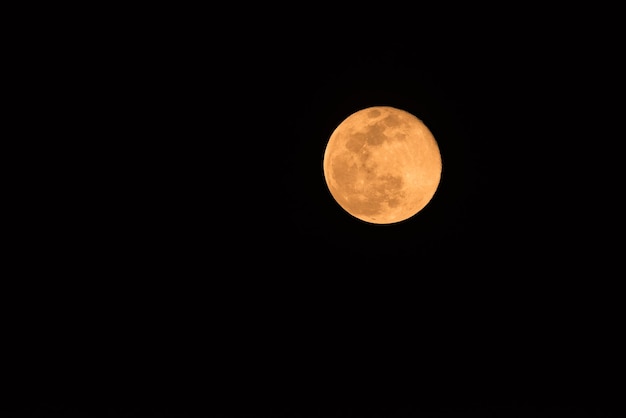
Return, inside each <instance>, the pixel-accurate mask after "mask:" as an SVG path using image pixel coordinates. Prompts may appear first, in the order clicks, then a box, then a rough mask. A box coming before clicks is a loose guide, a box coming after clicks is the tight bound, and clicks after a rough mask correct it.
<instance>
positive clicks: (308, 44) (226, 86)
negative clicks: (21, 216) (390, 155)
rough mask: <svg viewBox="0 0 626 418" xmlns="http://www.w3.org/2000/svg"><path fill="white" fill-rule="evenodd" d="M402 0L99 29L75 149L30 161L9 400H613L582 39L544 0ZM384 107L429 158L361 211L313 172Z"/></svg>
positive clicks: (289, 411) (334, 405)
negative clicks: (373, 8)
mask: <svg viewBox="0 0 626 418" xmlns="http://www.w3.org/2000/svg"><path fill="white" fill-rule="evenodd" d="M249 13H252V14H254V13H256V12H255V11H249ZM298 13H304V14H306V11H304V12H298ZM381 13H383V12H381ZM386 13H389V10H387V11H386ZM399 13H400V15H402V16H404V17H403V18H400V19H399V20H397V24H389V23H387V24H385V25H382V27H381V26H380V25H375V24H374V23H376V22H378V23H380V21H381V20H382V21H384V19H383V18H382V17H380V16H378V15H374V16H369V17H368V19H369V20H367V19H366V20H365V21H363V22H360V23H357V22H352V23H350V24H348V23H346V22H347V20H346V19H349V16H340V15H337V17H336V18H326V19H319V18H312V20H311V21H310V22H309V21H307V22H309V23H304V22H302V21H300V20H298V19H295V18H294V20H287V21H283V20H281V23H279V24H269V23H268V25H267V27H265V26H264V25H262V26H263V28H261V29H257V27H256V26H252V27H254V28H255V29H254V30H251V31H249V32H242V33H245V35H242V34H241V33H240V32H239V29H237V28H239V27H241V28H244V27H249V26H246V25H242V26H238V25H234V24H233V26H232V27H231V31H230V32H228V31H227V32H224V31H216V30H215V29H210V28H209V29H207V26H211V25H208V24H207V23H206V22H204V21H202V19H201V18H200V17H198V16H196V17H194V18H191V16H190V15H189V14H185V13H183V14H181V18H180V19H174V18H171V19H166V20H160V21H158V22H161V23H158V22H157V21H150V20H149V19H145V20H143V19H142V20H141V22H142V23H141V25H139V26H138V27H140V28H142V29H141V30H139V29H137V30H136V31H131V32H132V33H131V34H129V35H128V36H125V37H121V38H120V39H117V38H115V37H113V38H111V39H107V40H105V41H104V44H105V45H106V44H107V43H109V42H112V43H113V45H119V48H118V49H115V48H113V49H110V50H108V52H107V53H106V54H104V53H103V54H104V56H107V57H108V56H109V54H110V59H108V60H107V59H102V57H100V58H99V59H98V60H96V61H97V63H98V67H97V68H98V70H95V71H94V74H97V75H98V76H97V77H96V76H95V75H94V76H93V77H89V76H88V77H86V80H85V82H84V83H83V84H81V86H82V87H81V93H80V97H81V98H83V99H84V98H87V99H84V100H88V98H89V97H98V100H97V103H98V106H97V110H93V111H91V110H86V109H92V108H90V107H88V106H86V104H85V103H86V102H83V101H79V102H76V103H74V105H75V106H76V107H77V108H81V109H80V110H79V111H80V112H82V113H84V114H85V115H84V117H83V118H76V119H75V120H79V122H75V123H76V124H78V125H80V126H74V127H73V132H77V133H79V134H80V135H79V137H80V138H82V142H80V144H81V146H80V147H75V146H68V145H65V146H64V147H62V148H63V150H62V151H58V150H59V148H54V147H52V148H53V149H54V150H56V151H55V152H58V153H59V157H58V159H57V160H55V161H63V162H64V163H57V164H56V165H54V166H53V167H52V169H51V170H50V171H48V172H47V176H45V180H37V182H38V183H37V184H38V185H39V186H38V187H39V188H38V190H39V192H41V193H43V194H45V198H43V197H42V198H41V199H42V201H44V199H45V202H47V203H46V206H45V207H46V208H49V209H46V211H45V212H43V217H41V216H40V215H38V213H39V212H37V211H36V210H34V209H33V214H35V215H36V216H35V215H33V217H32V219H37V221H36V222H38V223H37V226H36V227H33V231H34V232H33V235H32V236H33V237H34V236H41V237H42V238H41V239H39V240H31V241H28V243H29V244H28V245H34V244H32V243H33V242H35V243H36V245H35V247H36V248H35V249H34V250H36V254H38V256H37V257H33V256H32V254H35V252H32V253H28V254H31V256H27V257H25V261H24V264H23V265H24V266H26V267H24V268H25V269H26V270H24V271H25V272H33V273H34V272H36V271H37V272H40V274H26V273H25V276H27V277H29V279H28V284H25V283H24V282H23V281H22V282H20V283H18V284H16V285H15V288H16V290H14V293H13V294H15V295H20V296H19V297H16V298H13V301H14V303H15V306H16V309H15V310H13V311H11V309H9V308H7V309H8V311H7V312H9V311H10V312H14V313H15V312H18V311H19V312H20V314H19V315H17V314H15V315H17V318H19V320H16V321H15V322H14V323H15V324H16V325H14V326H13V328H15V334H13V333H12V332H13V331H9V335H11V336H13V335H15V336H18V337H15V338H11V341H21V343H15V345H14V348H13V350H12V353H13V355H14V357H13V358H14V359H16V360H15V362H14V364H15V368H16V372H15V373H14V374H10V376H11V378H10V379H8V380H10V382H9V383H10V386H11V391H10V394H9V396H8V397H9V399H10V401H7V402H6V403H5V405H6V408H7V409H8V408H11V410H12V411H13V410H15V411H18V412H16V415H14V416H42V417H43V416H72V417H73V416H81V417H85V418H87V417H91V416H93V417H96V416H97V417H135V416H137V417H140V416H141V417H143V416H154V417H181V418H182V417H277V418H279V417H280V418H282V417H285V418H287V417H289V418H296V417H319V418H326V417H329V418H331V417H332V418H334V417H337V418H343V417H353V418H360V417H372V418H374V417H376V418H378V417H380V418H383V417H384V418H391V417H407V418H409V417H416V418H417V417H429V418H430V417H468V416H471V417H474V416H475V417H479V416H480V417H520V418H521V417H546V418H548V417H550V418H552V417H561V416H562V417H565V416H567V417H598V418H600V417H612V416H617V415H612V414H616V411H618V410H619V408H618V403H617V401H616V399H618V398H617V393H618V392H619V386H616V385H614V384H612V383H610V382H611V377H612V375H613V373H614V372H615V371H616V370H619V367H621V366H619V363H618V360H616V359H617V358H618V357H617V355H616V353H617V351H618V344H617V335H616V329H617V328H616V326H617V323H618V320H617V319H616V318H618V311H619V309H620V308H619V306H620V305H619V304H618V303H617V302H616V297H617V293H616V282H615V278H616V274H614V273H611V270H610V268H609V266H610V265H612V263H613V262H614V258H615V256H616V255H615V250H610V249H608V248H607V249H606V250H605V249H602V250H598V248H604V246H605V245H606V241H605V240H601V239H599V238H597V237H598V233H599V230H602V229H603V228H599V227H598V223H599V222H601V220H602V213H599V212H601V211H598V210H597V204H596V203H594V200H593V199H590V198H589V195H590V194H593V192H592V191H591V190H593V185H594V181H595V180H594V178H595V177H594V175H595V174H597V171H596V172H595V173H593V174H590V172H589V171H591V170H589V169H587V170H581V169H580V167H581V164H580V159H581V158H583V157H584V158H586V159H589V160H591V161H597V158H598V157H599V156H600V154H601V152H600V151H599V150H598V147H599V148H600V150H601V147H602V146H603V145H604V143H602V142H596V143H595V144H596V145H597V146H596V147H594V146H590V145H589V141H586V140H585V138H589V132H590V130H591V129H595V126H593V125H591V126H589V124H586V123H585V121H589V119H590V117H591V116H590V115H592V114H593V110H594V108H595V107H594V103H595V102H594V101H593V100H591V96H592V92H595V91H596V90H597V89H600V88H601V87H598V86H597V84H595V83H596V82H597V80H598V76H597V75H596V74H595V73H594V74H593V75H590V74H587V73H585V72H584V71H582V70H580V69H579V66H578V63H579V62H580V60H581V57H588V55H589V54H591V55H594V54H597V52H595V51H596V50H595V49H594V48H586V47H585V45H586V44H585V39H586V37H585V34H584V33H583V34H582V35H581V34H579V32H578V31H577V30H575V28H563V29H562V30H561V31H559V33H561V35H559V36H557V35H552V34H553V31H551V30H549V28H550V27H551V25H552V23H551V22H552V18H549V17H545V18H541V19H539V18H538V17H537V16H535V15H534V14H533V15H532V17H535V18H536V19H534V20H532V22H534V24H533V25H531V26H530V27H532V28H533V29H532V30H533V33H535V34H536V33H537V31H545V32H546V34H551V36H547V35H546V36H539V37H536V36H535V37H532V38H529V36H528V33H529V32H528V31H529V29H528V28H529V26H528V25H525V24H519V23H518V24H515V23H514V21H512V20H509V19H508V18H506V17H505V16H504V15H503V16H500V17H501V19H499V20H491V19H487V18H486V17H483V18H482V20H476V19H465V17H464V12H463V11H459V12H458V14H456V15H455V16H451V15H450V14H449V13H448V12H447V11H439V12H437V13H435V14H434V15H432V16H435V17H436V19H435V18H434V17H433V18H429V15H428V12H427V11H424V16H421V15H420V18H419V19H417V18H416V19H415V20H414V19H412V18H410V17H409V16H408V12H407V11H404V12H402V11H400V12H399ZM474 13H477V12H475V11H474ZM333 15H334V13H333ZM394 15H396V14H395V12H394ZM185 16H187V18H184V17H185ZM542 16H543V15H542ZM214 19H217V20H219V19H220V18H219V17H218V16H215V17H214ZM174 20H176V22H173V21H174ZM522 20H523V19H522ZM149 22H152V23H149ZM164 22H169V23H168V24H166V23H164ZM172 22H173V23H172ZM202 22H204V23H202ZM472 22H473V23H472ZM143 25H146V26H145V28H144V26H143ZM130 26H131V27H133V26H132V25H130ZM146 28H150V29H146ZM568 31H571V32H568ZM563 33H565V35H563ZM568 34H569V35H568ZM537 39H540V41H538V40H537ZM98 45H100V46H101V45H102V44H98ZM92 47H93V46H92ZM594 56H595V55H594ZM588 59H590V58H588ZM587 77H589V78H587ZM70 78H71V77H70ZM85 89H86V90H85ZM59 97H61V96H59ZM63 97H65V96H63ZM83 99H81V100H83ZM378 105H385V106H394V107H398V108H400V109H403V110H406V111H408V112H410V113H412V114H414V115H415V116H417V117H418V118H420V119H421V120H422V121H423V122H424V123H425V124H426V125H427V126H428V128H429V129H430V130H431V132H432V133H433V135H434V137H435V139H436V140H437V141H438V145H439V147H440V151H441V154H442V160H443V172H442V179H441V183H440V186H439V189H438V190H437V192H436V194H435V196H434V198H433V200H432V201H431V202H430V203H429V205H428V206H427V207H426V208H425V209H424V210H423V211H421V212H420V213H418V214H417V215H416V216H414V217H413V218H411V219H409V220H407V221H404V222H401V223H399V224H394V225H370V224H366V223H364V222H361V221H359V220H357V219H355V218H353V217H351V216H350V215H348V214H347V213H346V212H344V211H343V209H341V208H340V207H339V206H338V205H337V204H336V202H335V201H334V200H333V199H332V197H331V195H330V193H329V191H328V189H327V188H326V184H325V182H324V178H323V172H322V158H323V153H324V147H325V145H326V142H327V140H328V139H329V137H330V135H331V133H332V131H333V130H334V129H335V127H336V126H337V125H338V124H339V123H340V122H341V121H342V120H343V119H344V118H346V117H347V116H348V115H350V114H351V113H353V112H355V111H357V110H360V109H362V108H365V107H368V106H378ZM82 113H81V114H82ZM85 137H87V138H89V141H85V140H84V138H85ZM599 141H600V140H599ZM48 155H49V153H47V152H42V155H41V156H40V157H41V158H42V160H43V159H44V157H45V158H47V156H48ZM68 167H69V168H68ZM586 167H595V163H594V165H591V163H590V164H589V165H587V166H586ZM57 173H58V175H57ZM77 173H78V175H77ZM601 175H603V174H601ZM51 190H52V191H51ZM596 202H597V201H596ZM29 213H30V212H29ZM32 222H35V221H32ZM29 236H31V235H29ZM34 250H33V251H34ZM33 260H38V261H37V262H36V263H35V262H34V261H33ZM33 263H34V264H33ZM617 275H619V274H617ZM18 306H19V307H20V308H19V309H18V308H17V307H18ZM622 393H623V392H622ZM28 413H31V414H32V415H28ZM19 414H22V415H19ZM55 414H56V415H55ZM72 414H74V415H72Z"/></svg>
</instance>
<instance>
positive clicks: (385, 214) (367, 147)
mask: <svg viewBox="0 0 626 418" xmlns="http://www.w3.org/2000/svg"><path fill="white" fill-rule="evenodd" d="M323 170H324V177H325V180H326V184H327V185H328V188H329V190H330V193H331V195H332V196H333V198H334V199H335V200H336V201H337V203H338V204H339V205H340V206H341V207H342V208H343V209H344V210H345V211H346V212H348V213H349V214H351V215H352V216H354V217H356V218H358V219H361V220H363V221H365V222H369V223H374V224H390V223H396V222H401V221H403V220H406V219H408V218H410V217H412V216H414V215H415V214H417V213H418V212H419V211H421V210H422V209H423V208H424V207H426V205H427V204H428V203H429V202H430V201H431V199H432V198H433V196H434V195H435V192H436V190H437V188H438V187H439V182H440V180H441V171H442V163H441V154H440V152H439V147H438V145H437V141H436V140H435V138H434V136H433V135H432V133H431V132H430V130H429V129H428V128H427V127H426V125H424V123H423V122H422V121H421V120H420V119H418V118H417V117H415V116H414V115H412V114H410V113H408V112H406V111H404V110H400V109H396V108H393V107H389V106H376V107H369V108H366V109H362V110H359V111H358V112H356V113H353V114H352V115H350V116H348V117H347V118H346V119H345V120H344V121H343V122H341V123H340V124H339V126H337V128H336V129H335V130H334V132H333V133H332V135H331V136H330V139H329V140H328V144H327V145H326V150H325V152H324V161H323Z"/></svg>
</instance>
